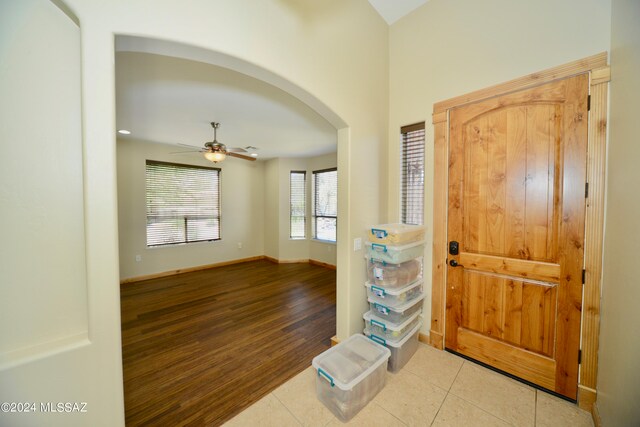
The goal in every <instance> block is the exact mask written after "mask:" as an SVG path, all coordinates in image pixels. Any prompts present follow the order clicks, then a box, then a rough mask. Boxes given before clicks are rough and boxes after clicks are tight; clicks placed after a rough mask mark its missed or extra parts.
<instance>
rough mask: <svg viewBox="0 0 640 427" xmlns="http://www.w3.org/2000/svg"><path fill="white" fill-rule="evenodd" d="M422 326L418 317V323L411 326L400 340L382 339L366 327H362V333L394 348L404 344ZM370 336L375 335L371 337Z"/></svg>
mask: <svg viewBox="0 0 640 427" xmlns="http://www.w3.org/2000/svg"><path fill="white" fill-rule="evenodd" d="M421 327H422V319H420V321H419V322H418V324H417V325H416V326H414V327H413V329H412V330H411V332H409V333H408V334H407V335H405V336H404V337H403V338H402V340H400V341H393V340H388V339H384V338H382V337H379V336H377V335H375V334H372V333H371V331H370V330H369V328H368V327H366V328H364V334H365V335H366V336H368V337H369V339H370V340H372V341H375V342H376V343H378V342H379V343H380V344H382V345H386V346H391V347H394V348H398V347H402V346H403V345H404V343H406V342H407V341H409V340H410V339H411V337H413V336H414V335H415V333H416V332H418V331H419V330H420V328H421ZM372 337H375V339H374V338H372Z"/></svg>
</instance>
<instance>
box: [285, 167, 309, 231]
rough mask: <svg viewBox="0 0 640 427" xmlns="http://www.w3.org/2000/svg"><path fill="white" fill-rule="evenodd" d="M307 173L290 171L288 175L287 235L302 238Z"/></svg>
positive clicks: (305, 206) (304, 220)
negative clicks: (288, 227)
mask: <svg viewBox="0 0 640 427" xmlns="http://www.w3.org/2000/svg"><path fill="white" fill-rule="evenodd" d="M306 184H307V173H306V172H304V171H302V172H299V171H291V174H290V176H289V224H290V231H289V237H291V238H292V239H304V238H305V237H307V236H306V233H305V230H306V225H307V221H306V215H307V203H306V200H307V191H306Z"/></svg>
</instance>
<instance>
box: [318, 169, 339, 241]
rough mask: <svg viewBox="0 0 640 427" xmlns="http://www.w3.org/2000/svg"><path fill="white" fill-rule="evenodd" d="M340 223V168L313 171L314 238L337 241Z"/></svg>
mask: <svg viewBox="0 0 640 427" xmlns="http://www.w3.org/2000/svg"><path fill="white" fill-rule="evenodd" d="M337 223H338V170H337V169H336V168H333V169H325V170H320V171H314V172H313V238H314V239H318V240H326V241H329V242H335V241H336V234H337V233H336V229H337Z"/></svg>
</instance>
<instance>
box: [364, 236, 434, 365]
mask: <svg viewBox="0 0 640 427" xmlns="http://www.w3.org/2000/svg"><path fill="white" fill-rule="evenodd" d="M365 244H366V246H367V255H366V257H367V282H366V283H365V286H366V288H367V299H368V302H369V307H370V310H369V311H368V312H367V313H365V314H364V320H365V325H366V326H365V329H364V334H365V335H367V336H368V337H369V338H371V339H372V340H373V341H375V342H377V343H379V344H382V345H384V346H385V347H387V348H388V349H389V350H390V351H391V357H390V359H389V364H388V369H389V371H391V372H397V371H398V370H400V369H401V368H402V367H403V366H404V365H405V364H406V363H407V362H408V361H409V359H411V356H413V354H414V353H415V352H416V350H417V349H418V333H419V331H420V327H421V326H422V319H421V317H420V314H421V313H422V300H423V299H424V293H423V286H422V284H423V281H422V266H423V257H424V227H423V226H418V225H407V224H383V225H378V226H375V227H373V228H372V229H371V232H370V233H369V241H368V242H366V243H365Z"/></svg>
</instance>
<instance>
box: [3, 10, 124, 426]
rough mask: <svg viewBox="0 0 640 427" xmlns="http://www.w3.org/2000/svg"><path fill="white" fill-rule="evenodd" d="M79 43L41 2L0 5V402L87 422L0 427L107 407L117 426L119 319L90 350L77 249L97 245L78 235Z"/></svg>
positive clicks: (87, 274) (9, 417) (88, 235)
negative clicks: (83, 406) (77, 408)
mask: <svg viewBox="0 0 640 427" xmlns="http://www.w3.org/2000/svg"><path fill="white" fill-rule="evenodd" d="M80 39H81V35H80V29H79V28H78V25H77V24H76V23H75V22H74V20H73V19H71V18H70V17H68V16H66V15H65V14H64V13H63V12H61V11H60V10H59V9H58V8H57V7H56V6H55V5H53V4H52V3H51V2H49V1H42V0H24V1H19V2H10V1H0V64H2V65H1V66H0V94H1V96H0V163H1V166H0V180H1V182H2V189H1V190H0V218H1V219H2V220H1V221H0V232H1V234H2V236H3V238H2V243H0V402H38V405H39V402H87V401H90V402H96V415H97V416H98V418H95V420H96V421H95V423H94V422H92V421H91V420H92V418H91V416H89V415H87V414H79V415H78V414H75V415H66V414H56V415H59V416H54V417H53V419H52V418H51V415H50V414H43V413H41V412H39V409H40V408H39V406H38V411H36V413H29V414H24V413H0V424H1V425H11V426H28V425H31V426H36V425H47V424H50V423H51V421H52V420H53V422H54V423H55V424H58V425H68V426H81V425H89V424H96V425H97V424H98V423H99V422H100V418H99V417H100V415H101V414H104V413H106V412H107V411H108V410H113V411H114V413H112V414H109V418H110V420H111V421H112V424H114V425H118V424H122V423H123V422H124V417H123V415H122V412H121V410H120V408H121V407H122V392H121V390H122V379H121V378H122V374H121V368H120V366H121V364H120V363H121V362H118V363H116V362H117V361H119V360H120V359H121V356H120V348H119V347H118V346H115V345H114V344H115V340H113V339H112V338H113V337H115V336H118V337H119V332H118V330H116V329H115V328H116V327H118V324H119V323H118V322H117V319H119V311H113V312H112V313H110V314H109V316H110V319H115V320H116V321H114V322H113V323H112V326H113V330H112V333H109V334H105V335H107V337H106V339H101V340H99V342H92V341H91V340H93V339H94V337H95V335H96V333H97V328H96V324H95V322H94V320H95V318H94V316H95V314H96V313H95V312H92V310H91V308H92V306H91V304H90V303H89V300H90V298H91V297H92V295H90V291H89V289H88V287H87V285H88V280H91V275H92V274H93V270H92V268H91V266H90V265H88V263H87V257H86V256H85V253H86V252H85V251H86V249H87V245H86V242H87V241H88V239H96V238H97V239H98V240H99V237H98V236H96V233H95V230H86V229H85V221H86V216H85V213H86V210H85V209H86V204H85V203H86V202H87V200H86V198H85V194H84V187H83V156H82V143H83V141H82V137H83V135H82V130H83V129H82V110H81V82H80V78H81V55H80V53H81V46H80ZM112 211H113V207H112ZM98 234H99V233H98ZM115 236H116V234H113V237H115ZM109 258H110V262H111V263H112V264H113V265H114V266H115V265H116V263H117V260H116V259H115V258H113V257H109ZM115 286H117V284H116V285H115ZM115 286H114V287H113V290H112V292H111V294H112V297H111V299H112V300H113V301H116V300H117V287H115ZM95 293H96V294H97V296H98V297H101V296H102V295H101V291H100V290H99V289H98V290H95ZM110 306H112V307H113V309H114V310H115V309H117V306H116V305H115V304H110ZM101 366H108V372H109V373H108V376H105V375H104V373H103V372H100V371H99V368H100V367H101ZM101 406H102V407H103V409H102V410H101V409H99V408H100V407H101Z"/></svg>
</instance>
